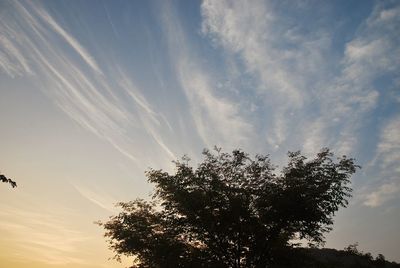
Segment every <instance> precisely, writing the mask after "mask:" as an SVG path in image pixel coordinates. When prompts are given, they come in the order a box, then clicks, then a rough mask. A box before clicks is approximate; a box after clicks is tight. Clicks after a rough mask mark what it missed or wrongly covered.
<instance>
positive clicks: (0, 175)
mask: <svg viewBox="0 0 400 268" xmlns="http://www.w3.org/2000/svg"><path fill="white" fill-rule="evenodd" d="M0 181H1V182H5V183H9V184H10V185H11V187H12V188H15V187H17V183H16V182H15V181H13V180H12V179H9V178H7V177H6V176H4V175H3V174H0Z"/></svg>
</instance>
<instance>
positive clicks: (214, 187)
mask: <svg viewBox="0 0 400 268" xmlns="http://www.w3.org/2000/svg"><path fill="white" fill-rule="evenodd" d="M203 155H204V159H203V161H202V162H201V163H200V164H199V165H198V166H197V168H194V167H192V166H190V165H189V163H190V162H189V160H188V158H187V157H183V158H182V160H180V161H176V162H174V163H175V165H176V170H175V173H174V174H169V173H167V172H165V171H163V170H155V169H150V170H148V171H147V172H146V176H147V178H148V180H149V181H150V182H151V183H153V184H154V185H155V191H154V195H153V197H152V200H151V201H145V200H141V199H137V200H135V201H131V202H123V203H119V204H118V205H119V206H120V207H121V208H122V212H120V213H119V214H118V215H116V216H112V217H110V219H109V220H108V221H107V222H104V223H102V222H100V223H99V224H100V225H101V226H102V227H104V229H105V231H106V233H105V236H106V237H107V238H108V241H109V244H110V248H111V249H112V250H113V251H115V253H116V257H117V258H118V257H120V256H122V255H126V256H133V257H134V265H133V266H132V267H235V268H236V267H237V268H239V267H273V265H276V264H277V263H278V262H279V256H280V255H281V254H282V252H283V251H285V250H288V249H290V248H291V247H293V245H294V243H295V241H296V240H297V241H298V239H306V240H307V241H309V243H311V244H314V245H318V244H321V243H323V242H324V233H326V232H327V231H329V230H331V226H332V224H333V216H334V214H335V212H336V211H337V210H338V209H339V208H340V207H346V206H347V204H348V198H349V197H350V196H351V188H350V187H349V186H348V185H349V182H350V177H351V175H352V174H354V173H355V172H356V169H357V168H358V167H359V166H357V165H356V164H355V163H354V159H352V158H347V157H346V156H342V157H339V158H335V157H334V155H333V153H331V152H330V150H329V149H322V150H321V151H320V153H318V154H317V155H316V156H315V157H314V158H313V159H307V158H306V157H305V156H303V155H302V154H301V153H300V152H289V153H288V164H287V165H286V166H285V167H283V168H282V169H281V170H280V171H277V167H276V166H274V165H273V164H271V161H270V158H269V157H268V156H266V155H256V156H255V157H254V158H251V157H250V156H249V155H248V154H246V153H245V152H243V151H241V150H235V151H233V152H232V153H225V152H222V151H221V150H220V149H218V148H216V150H215V151H208V150H205V151H204V152H203Z"/></svg>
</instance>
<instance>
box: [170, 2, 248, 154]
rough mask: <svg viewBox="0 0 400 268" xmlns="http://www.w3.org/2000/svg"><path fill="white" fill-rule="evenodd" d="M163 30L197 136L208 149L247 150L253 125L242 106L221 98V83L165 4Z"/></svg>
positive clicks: (171, 10) (172, 9) (172, 11)
mask: <svg viewBox="0 0 400 268" xmlns="http://www.w3.org/2000/svg"><path fill="white" fill-rule="evenodd" d="M163 10H164V12H163V13H164V15H163V20H162V21H163V26H164V31H165V33H166V37H167V42H168V47H169V57H170V60H171V64H172V66H173V68H174V71H175V74H176V79H177V81H178V83H179V85H180V88H181V89H182V90H183V92H184V94H185V96H186V99H187V101H188V103H189V106H190V114H191V117H192V120H193V122H194V124H195V127H196V131H197V134H198V135H199V136H200V137H201V139H202V141H203V143H204V145H205V146H206V147H212V146H213V145H222V146H226V147H232V146H233V147H235V146H236V147H237V146H243V145H245V144H246V143H248V142H249V138H250V135H251V134H250V133H252V126H251V124H250V123H249V122H248V121H247V120H246V119H245V118H244V117H243V114H242V113H241V110H240V106H239V104H238V103H235V102H234V101H232V100H230V99H229V98H226V97H223V96H217V95H216V92H215V85H216V84H217V82H216V81H215V78H214V77H213V76H212V74H211V73H209V72H207V71H206V69H205V67H204V66H203V65H202V64H201V61H200V60H199V58H198V55H196V53H195V52H194V48H193V44H192V43H191V41H190V39H189V38H188V37H187V34H186V33H185V31H184V29H183V27H182V25H181V22H180V21H179V19H178V18H177V16H176V14H175V10H174V8H173V7H172V6H171V5H169V4H166V3H165V4H164V8H163Z"/></svg>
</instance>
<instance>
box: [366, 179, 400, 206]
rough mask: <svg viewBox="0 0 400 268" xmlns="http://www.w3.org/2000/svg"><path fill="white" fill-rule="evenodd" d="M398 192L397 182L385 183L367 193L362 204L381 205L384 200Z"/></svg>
mask: <svg viewBox="0 0 400 268" xmlns="http://www.w3.org/2000/svg"><path fill="white" fill-rule="evenodd" d="M399 192H400V184H399V183H394V182H393V183H387V184H383V185H381V186H380V187H379V188H378V190H376V191H374V192H372V193H370V194H368V195H367V197H366V200H365V201H364V205H366V206H368V207H378V206H381V205H382V204H383V203H385V202H386V201H388V200H390V199H392V198H394V197H396V196H397V194H398V193H399Z"/></svg>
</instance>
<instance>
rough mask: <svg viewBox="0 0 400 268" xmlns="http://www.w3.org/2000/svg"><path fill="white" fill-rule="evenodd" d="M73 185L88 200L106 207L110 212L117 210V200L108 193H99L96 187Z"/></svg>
mask: <svg viewBox="0 0 400 268" xmlns="http://www.w3.org/2000/svg"><path fill="white" fill-rule="evenodd" d="M72 186H73V187H74V188H75V189H76V190H77V191H78V192H79V193H80V194H81V195H82V196H83V197H84V198H86V199H87V200H89V201H90V202H92V203H93V204H95V205H97V206H98V207H100V208H102V209H105V210H107V211H109V212H113V213H114V212H115V207H114V206H115V204H116V203H117V200H116V199H114V198H112V197H111V196H109V195H108V194H107V193H105V192H102V193H99V192H97V191H95V190H94V189H90V188H88V187H85V186H83V185H77V184H72Z"/></svg>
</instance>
